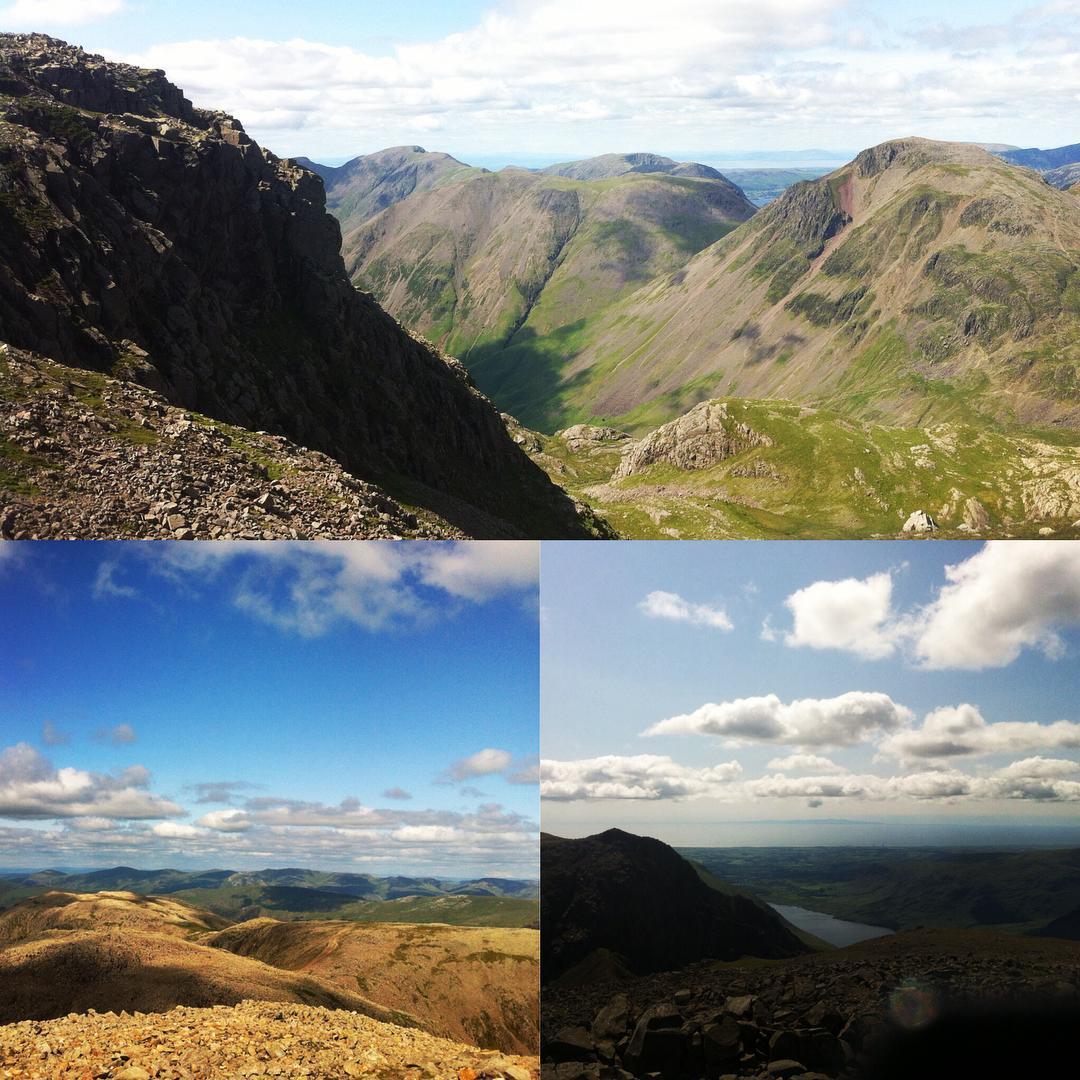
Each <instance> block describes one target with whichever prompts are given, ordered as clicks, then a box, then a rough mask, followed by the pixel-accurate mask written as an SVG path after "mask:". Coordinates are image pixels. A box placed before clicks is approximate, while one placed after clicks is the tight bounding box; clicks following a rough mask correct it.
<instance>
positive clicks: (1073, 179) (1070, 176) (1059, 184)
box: [1043, 161, 1080, 190]
mask: <svg viewBox="0 0 1080 1080" xmlns="http://www.w3.org/2000/svg"><path fill="white" fill-rule="evenodd" d="M1043 179H1044V180H1045V181H1046V182H1047V183H1048V184H1053V185H1054V187H1056V188H1062V189H1063V190H1064V189H1067V188H1071V187H1075V185H1076V184H1080V161H1074V162H1072V163H1071V164H1069V165H1059V166H1058V167H1057V168H1056V169H1050V170H1048V171H1047V172H1044V173H1043Z"/></svg>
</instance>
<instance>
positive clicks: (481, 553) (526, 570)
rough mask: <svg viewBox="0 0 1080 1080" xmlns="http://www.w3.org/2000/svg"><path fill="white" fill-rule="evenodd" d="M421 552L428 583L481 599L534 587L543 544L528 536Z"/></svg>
mask: <svg viewBox="0 0 1080 1080" xmlns="http://www.w3.org/2000/svg"><path fill="white" fill-rule="evenodd" d="M417 555H418V558H417V562H418V565H419V575H420V580H421V581H423V582H424V584H425V585H430V586H432V587H433V588H438V589H442V590H444V591H445V592H447V593H449V594H450V595H451V596H460V597H462V598H463V599H465V600H472V601H475V602H477V603H483V602H484V601H487V600H491V599H494V598H495V597H497V596H501V595H502V594H504V593H506V592H517V591H520V590H523V589H530V588H534V587H535V586H536V584H537V582H538V580H539V576H540V546H539V545H538V544H536V543H533V542H531V541H528V540H488V541H485V542H483V543H472V544H440V545H430V546H428V547H425V548H422V549H421V550H420V551H419V552H418V553H417Z"/></svg>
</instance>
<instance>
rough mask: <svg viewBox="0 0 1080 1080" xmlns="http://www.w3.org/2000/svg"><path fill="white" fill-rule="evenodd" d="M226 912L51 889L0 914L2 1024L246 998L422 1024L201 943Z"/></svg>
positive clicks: (301, 975) (350, 993)
mask: <svg viewBox="0 0 1080 1080" xmlns="http://www.w3.org/2000/svg"><path fill="white" fill-rule="evenodd" d="M220 922H221V920H217V919H216V917H215V916H213V915H211V914H209V913H208V912H204V911H200V910H199V909H197V908H193V907H190V906H189V905H185V904H182V903H180V902H178V901H174V900H168V901H163V900H162V899H161V898H159V897H143V896H137V895H136V894H134V893H123V892H117V893H105V894H97V895H93V894H86V895H79V894H71V893H56V892H53V893H47V894H46V895H44V896H41V897H35V898H34V899H31V900H27V901H25V902H23V903H22V904H19V905H17V906H16V907H14V908H10V909H9V910H7V911H6V912H4V913H3V915H2V916H0V1023H12V1022H14V1021H17V1020H24V1019H28V1018H33V1019H48V1018H50V1017H54V1016H64V1015H66V1014H68V1013H71V1012H85V1011H86V1010H87V1009H96V1010H98V1011H99V1012H104V1011H114V1012H119V1011H121V1010H124V1009H126V1010H129V1011H133V1010H138V1011H140V1012H164V1011H167V1010H168V1009H171V1008H173V1007H174V1006H176V1005H192V1006H209V1005H231V1004H235V1003H236V1002H239V1001H242V1000H245V999H255V1000H260V1001H281V1002H303V1003H305V1004H309V1005H321V1006H325V1007H328V1008H334V1009H349V1010H351V1011H354V1012H361V1013H364V1014H366V1015H368V1016H372V1017H374V1018H376V1019H379V1020H383V1021H389V1022H392V1023H397V1024H402V1023H404V1024H406V1025H408V1026H410V1027H415V1026H417V1023H418V1022H417V1021H416V1020H415V1019H413V1018H412V1017H409V1016H407V1015H406V1014H405V1013H404V1012H402V1011H401V1010H393V1009H389V1008H385V1007H383V1006H381V1005H377V1004H375V1003H374V1002H373V1001H371V1000H370V999H369V998H367V997H365V996H363V995H362V994H359V993H357V992H356V989H355V984H354V988H341V987H336V986H334V985H332V984H331V983H329V982H326V981H324V980H322V979H320V978H318V977H315V976H313V975H310V974H308V973H306V972H298V973H293V972H286V971H283V970H280V969H278V968H276V967H272V966H271V965H269V964H264V963H262V962H261V961H259V960H253V959H249V958H248V957H240V956H232V955H230V954H228V953H223V952H222V951H221V950H219V949H212V948H208V947H207V946H206V945H203V944H199V943H197V941H196V940H194V939H197V938H199V937H201V936H203V935H205V934H207V933H210V932H212V931H213V930H215V929H217V927H218V926H219V925H220Z"/></svg>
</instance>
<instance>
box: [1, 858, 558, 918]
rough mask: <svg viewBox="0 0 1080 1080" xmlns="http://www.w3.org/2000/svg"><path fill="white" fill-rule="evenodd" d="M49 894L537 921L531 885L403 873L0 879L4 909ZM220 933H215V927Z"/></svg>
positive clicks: (243, 913) (238, 912)
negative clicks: (115, 894)
mask: <svg viewBox="0 0 1080 1080" xmlns="http://www.w3.org/2000/svg"><path fill="white" fill-rule="evenodd" d="M50 890H55V891H59V890H63V891H66V892H81V893H91V892H92V893H98V892H109V891H117V890H123V891H125V892H128V893H135V894H138V895H142V896H146V895H150V894H154V895H158V896H160V895H162V894H164V895H165V896H167V897H170V898H174V899H176V900H177V901H178V902H183V903H187V904H189V905H194V906H196V907H198V908H199V909H201V910H206V911H209V912H214V913H215V914H216V915H217V916H220V917H222V918H223V919H224V920H225V921H227V922H231V921H233V920H237V919H254V918H260V917H264V916H272V917H274V918H277V919H304V920H311V919H327V918H334V919H348V920H355V921H358V922H397V923H426V922H441V923H448V924H454V925H460V926H482V927H524V926H533V925H535V923H536V919H537V915H538V908H539V904H538V900H537V897H538V886H537V883H536V882H535V881H520V880H517V879H514V878H478V879H475V880H471V881H455V880H450V881H445V880H442V879H439V878H414V877H404V876H401V875H397V876H393V877H375V876H374V875H371V874H353V873H338V872H334V871H322V870H309V869H304V868H303V867H280V868H267V869H264V870H244V871H239V872H238V871H233V870H172V869H160V870H139V869H135V868H134V867H130V866H115V867H111V868H108V869H104V870H90V871H86V872H83V873H73V874H60V873H57V872H55V871H50V872H47V873H45V874H41V873H32V874H26V875H19V874H12V875H9V876H7V877H5V878H4V879H0V918H2V911H3V905H11V904H15V903H17V902H18V901H20V900H23V899H25V898H27V897H31V896H38V895H40V894H42V893H45V892H48V891H50ZM217 928H220V927H215V929H217Z"/></svg>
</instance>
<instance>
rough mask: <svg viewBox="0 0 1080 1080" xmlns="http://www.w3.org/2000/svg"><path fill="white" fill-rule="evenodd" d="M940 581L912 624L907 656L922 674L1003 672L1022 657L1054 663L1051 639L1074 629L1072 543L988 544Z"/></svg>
mask: <svg viewBox="0 0 1080 1080" xmlns="http://www.w3.org/2000/svg"><path fill="white" fill-rule="evenodd" d="M945 576H946V578H947V579H948V584H947V585H945V586H944V588H942V590H941V592H940V593H939V595H938V597H937V599H936V600H935V601H934V602H933V603H932V604H931V605H929V607H928V608H926V609H925V610H924V611H923V612H921V613H920V615H919V617H918V619H917V622H918V628H917V632H916V636H915V640H914V654H915V656H916V657H917V659H918V660H919V661H920V662H921V663H922V664H923V665H924V666H926V667H928V668H938V669H940V668H960V669H964V670H973V671H978V670H982V669H983V668H990V667H1004V666H1005V665H1007V664H1010V663H1012V661H1014V660H1015V659H1016V658H1017V657H1018V656H1019V655H1020V653H1021V652H1022V651H1023V650H1024V649H1038V650H1039V651H1041V652H1042V653H1044V654H1045V655H1046V656H1047V657H1049V658H1051V659H1058V658H1060V657H1061V656H1062V655H1063V652H1064V644H1063V642H1062V640H1061V637H1060V636H1059V634H1058V631H1059V630H1060V629H1062V628H1066V627H1075V626H1077V625H1080V546H1078V545H1077V544H1076V543H1075V541H1071V540H1051V541H1046V540H1043V541H1017V540H1006V541H1001V540H999V541H991V542H990V543H988V544H987V545H986V546H985V547H984V548H982V550H981V551H979V552H978V553H977V554H975V555H973V556H972V557H971V558H970V559H967V560H965V561H964V562H961V563H957V564H956V565H953V566H949V567H946V570H945Z"/></svg>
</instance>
